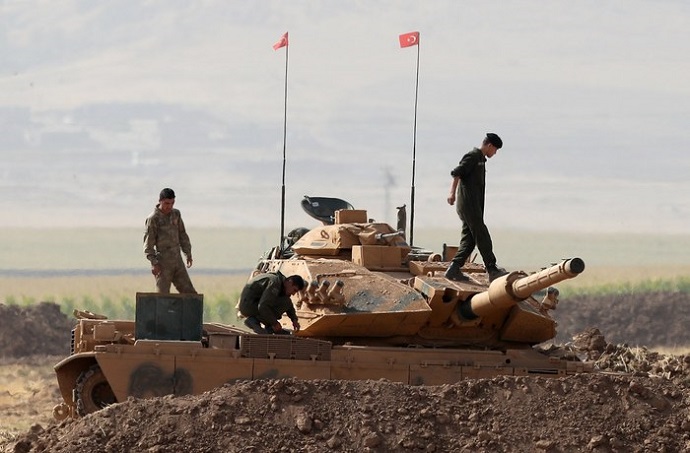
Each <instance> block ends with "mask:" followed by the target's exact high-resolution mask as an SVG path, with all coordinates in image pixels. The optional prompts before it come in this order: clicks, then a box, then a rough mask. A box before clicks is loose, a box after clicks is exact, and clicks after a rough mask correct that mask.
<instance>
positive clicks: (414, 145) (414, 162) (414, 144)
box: [410, 42, 420, 247]
mask: <svg viewBox="0 0 690 453" xmlns="http://www.w3.org/2000/svg"><path fill="white" fill-rule="evenodd" d="M419 46H420V44H419V42H417V76H416V78H415V85H414V128H413V132H412V188H411V190H410V247H412V246H414V177H415V167H416V165H417V94H418V93H419Z"/></svg>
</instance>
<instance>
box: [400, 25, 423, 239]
mask: <svg viewBox="0 0 690 453" xmlns="http://www.w3.org/2000/svg"><path fill="white" fill-rule="evenodd" d="M399 38H400V47H410V46H417V76H416V79H415V84H414V128H413V133H412V188H411V190H410V247H412V246H414V175H415V166H416V154H417V94H418V93H419V32H418V31H413V32H410V33H405V34H402V35H400V37H399Z"/></svg>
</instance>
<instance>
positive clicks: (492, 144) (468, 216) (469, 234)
mask: <svg viewBox="0 0 690 453" xmlns="http://www.w3.org/2000/svg"><path fill="white" fill-rule="evenodd" d="M502 146H503V141H502V140H501V138H500V137H499V136H498V135H496V134H494V133H491V132H490V133H488V134H486V137H485V138H484V140H483V142H482V147H481V148H474V149H473V150H472V151H470V152H468V153H467V154H465V155H464V156H463V158H462V160H461V161H460V164H459V165H458V166H457V167H455V168H454V169H453V171H451V172H450V174H451V176H452V177H453V181H452V183H451V186H450V195H449V196H448V200H447V201H448V204H450V205H451V206H452V205H453V204H455V205H456V206H455V209H456V212H457V213H458V216H460V220H461V221H462V233H461V237H460V245H459V247H458V252H457V253H456V254H455V257H453V259H452V260H451V264H450V266H449V267H448V270H447V271H446V273H445V277H446V278H448V279H449V280H455V281H469V276H467V275H466V274H464V273H463V272H462V271H461V270H460V268H461V267H462V266H463V265H464V264H465V261H466V260H467V258H469V256H470V254H471V253H472V251H473V250H474V247H475V246H476V247H477V248H478V249H479V253H480V254H481V255H482V259H483V260H484V266H485V267H486V272H487V273H488V274H489V281H492V280H494V279H495V278H498V277H500V276H502V275H505V274H507V271H506V270H505V269H503V268H500V267H498V266H497V265H496V256H494V252H493V244H492V242H491V235H490V234H489V229H488V228H487V227H486V224H484V192H485V181H486V167H485V164H486V159H490V158H492V157H493V156H494V155H495V154H496V152H497V151H498V150H499V149H500V148H501V147H502ZM456 192H457V193H456ZM456 200H457V204H456Z"/></svg>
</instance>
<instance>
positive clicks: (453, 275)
mask: <svg viewBox="0 0 690 453" xmlns="http://www.w3.org/2000/svg"><path fill="white" fill-rule="evenodd" d="M443 276H444V277H446V278H447V279H448V280H453V281H456V282H466V281H469V279H470V277H468V276H467V275H465V274H464V273H463V272H462V271H461V270H460V265H459V264H458V263H456V262H451V263H450V266H448V270H446V273H445V274H443Z"/></svg>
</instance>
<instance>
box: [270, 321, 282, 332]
mask: <svg viewBox="0 0 690 453" xmlns="http://www.w3.org/2000/svg"><path fill="white" fill-rule="evenodd" d="M271 328H272V329H273V332H274V333H278V332H280V331H282V330H283V326H281V325H280V323H279V322H277V323H275V324H273V325H272V326H271Z"/></svg>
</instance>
